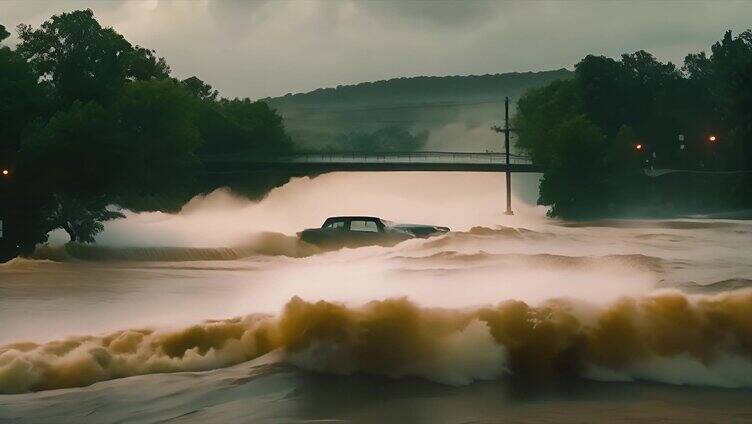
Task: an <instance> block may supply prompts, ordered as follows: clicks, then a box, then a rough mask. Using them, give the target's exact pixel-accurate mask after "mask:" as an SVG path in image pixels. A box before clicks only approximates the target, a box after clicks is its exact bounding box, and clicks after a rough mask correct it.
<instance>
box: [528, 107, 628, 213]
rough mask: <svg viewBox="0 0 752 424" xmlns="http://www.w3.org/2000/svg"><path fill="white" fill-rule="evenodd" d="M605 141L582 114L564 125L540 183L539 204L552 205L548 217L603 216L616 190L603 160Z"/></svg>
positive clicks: (560, 128) (601, 134) (558, 130)
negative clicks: (612, 190)
mask: <svg viewBox="0 0 752 424" xmlns="http://www.w3.org/2000/svg"><path fill="white" fill-rule="evenodd" d="M607 147H608V146H607V144H606V139H605V137H604V135H603V133H602V132H601V130H600V129H599V128H598V127H597V126H596V125H595V124H593V123H592V122H591V121H590V120H588V119H587V118H586V117H585V116H583V115H578V116H574V117H572V118H570V119H567V120H566V121H564V122H562V123H561V124H560V126H559V127H558V128H557V129H556V131H555V138H554V139H553V142H552V149H553V152H552V155H551V157H552V160H551V162H550V164H549V165H548V168H547V169H546V173H545V174H544V176H543V179H542V180H541V183H540V197H539V199H538V204H540V205H546V206H551V210H550V212H549V215H551V216H561V217H563V218H592V217H597V216H599V215H601V214H602V213H603V212H604V211H605V209H606V208H607V205H608V203H609V200H610V198H609V197H610V193H611V189H612V188H613V187H611V186H610V184H609V181H608V179H607V178H604V176H605V175H607V173H608V171H607V168H606V167H607V165H606V163H605V161H604V157H605V152H606V150H607Z"/></svg>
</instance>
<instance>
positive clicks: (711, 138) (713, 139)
mask: <svg viewBox="0 0 752 424" xmlns="http://www.w3.org/2000/svg"><path fill="white" fill-rule="evenodd" d="M716 140H717V138H716V136H714V135H711V136H710V137H708V141H709V142H711V143H715V141H716Z"/></svg>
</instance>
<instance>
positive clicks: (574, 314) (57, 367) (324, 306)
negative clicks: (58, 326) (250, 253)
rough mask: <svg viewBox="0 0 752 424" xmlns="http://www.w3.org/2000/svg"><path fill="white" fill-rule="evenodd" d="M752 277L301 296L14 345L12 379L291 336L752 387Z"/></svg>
mask: <svg viewBox="0 0 752 424" xmlns="http://www.w3.org/2000/svg"><path fill="white" fill-rule="evenodd" d="M751 311H752V291H751V290H743V291H738V292H734V293H726V294H722V295H716V296H695V297H689V296H687V295H684V294H681V293H679V292H662V293H658V294H655V295H652V296H647V297H642V298H624V299H622V300H621V301H618V302H616V303H614V304H611V305H609V306H607V307H596V306H593V305H583V304H580V303H577V302H574V301H570V300H562V299H558V300H551V301H548V302H546V303H544V304H542V305H540V306H531V305H528V304H526V303H524V302H520V301H506V302H502V303H500V304H498V305H496V306H493V307H491V306H489V307H484V308H475V309H462V310H448V309H431V308H420V307H418V306H417V305H415V304H414V303H412V302H410V301H408V300H407V299H404V298H402V299H391V300H385V301H374V302H371V303H368V304H366V305H364V306H362V307H357V308H353V307H347V306H345V305H341V304H336V303H330V302H324V301H320V302H316V303H312V302H306V301H304V300H302V299H300V298H297V297H296V298H293V299H292V300H290V302H288V304H287V305H286V306H285V308H284V311H283V312H282V314H281V315H279V316H277V317H273V316H263V315H249V316H246V317H242V318H233V319H227V320H217V321H207V322H204V323H201V324H197V325H194V326H190V327H187V328H183V329H178V330H155V329H132V330H125V331H118V332H114V333H112V334H108V335H105V336H85V337H74V338H70V339H67V340H62V341H54V342H49V343H44V344H37V343H31V342H22V343H15V344H11V345H6V346H3V347H0V392H2V393H19V392H26V391H31V390H45V389H53V388H63V387H75V386H84V385H88V384H92V383H94V382H97V381H102V380H107V379H113V378H119V377H126V376H131V375H139V374H149V373H159V372H175V371H198V370H207V369H213V368H218V367H224V366H229V365H232V364H237V363H240V362H244V361H247V360H250V359H253V358H256V357H258V356H260V355H263V354H265V353H267V352H271V351H273V350H278V351H279V352H281V353H282V354H281V356H280V357H281V358H282V360H284V361H287V362H289V363H292V364H294V365H297V366H299V367H302V368H306V369H310V370H315V371H319V372H332V373H338V374H354V373H367V374H376V375H385V376H390V377H395V378H397V377H402V376H418V377H424V378H427V379H430V380H433V381H438V382H441V383H446V384H454V385H459V384H467V383H470V382H472V381H474V380H478V379H493V378H497V377H499V376H500V375H502V374H504V373H511V374H513V375H515V376H516V377H519V378H524V379H529V380H531V381H549V380H551V379H557V378H571V377H587V378H595V379H606V380H630V379H647V380H653V381H661V382H667V383H672V384H698V385H715V386H724V387H752V312H751Z"/></svg>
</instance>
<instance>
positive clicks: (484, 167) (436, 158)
mask: <svg viewBox="0 0 752 424" xmlns="http://www.w3.org/2000/svg"><path fill="white" fill-rule="evenodd" d="M202 162H203V163H204V164H205V166H206V168H207V171H208V172H211V173H236V172H262V171H286V172H300V173H306V172H313V173H317V172H333V171H470V172H504V171H506V170H507V169H509V171H511V172H541V170H540V168H539V167H537V166H535V165H533V164H532V162H531V161H530V159H529V158H527V157H525V156H520V155H510V161H509V162H510V163H509V165H507V164H506V156H505V154H503V153H468V152H461V153H460V152H410V153H307V154H294V155H268V154H258V153H239V154H233V155H228V154H225V155H216V156H209V157H204V158H203V159H202Z"/></svg>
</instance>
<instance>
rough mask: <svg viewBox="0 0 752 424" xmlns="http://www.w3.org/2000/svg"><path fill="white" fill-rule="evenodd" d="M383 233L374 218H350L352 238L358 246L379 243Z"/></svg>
mask: <svg viewBox="0 0 752 424" xmlns="http://www.w3.org/2000/svg"><path fill="white" fill-rule="evenodd" d="M382 235H383V234H382V229H381V228H380V226H379V225H378V223H377V222H376V221H374V220H372V219H365V218H353V219H352V220H350V238H351V240H352V241H353V243H354V244H356V245H358V246H366V245H369V244H378V243H379V242H380V241H381V239H382Z"/></svg>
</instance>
